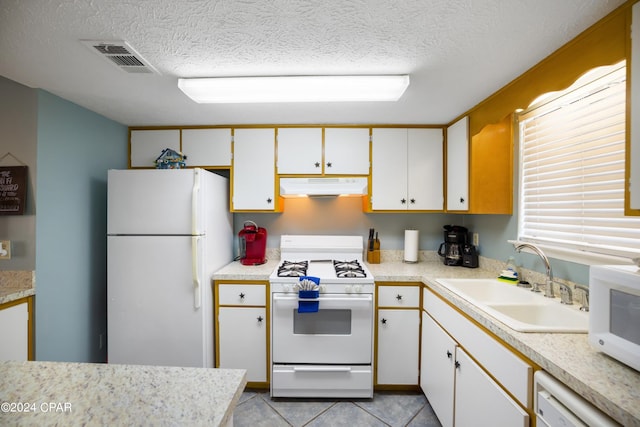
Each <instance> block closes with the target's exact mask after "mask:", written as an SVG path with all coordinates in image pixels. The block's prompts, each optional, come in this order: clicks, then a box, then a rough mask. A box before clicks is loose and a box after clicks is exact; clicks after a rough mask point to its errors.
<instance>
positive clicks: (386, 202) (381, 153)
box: [371, 128, 444, 210]
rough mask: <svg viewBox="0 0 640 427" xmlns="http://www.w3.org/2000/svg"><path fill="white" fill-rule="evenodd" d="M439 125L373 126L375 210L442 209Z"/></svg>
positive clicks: (441, 151) (372, 185)
mask: <svg viewBox="0 0 640 427" xmlns="http://www.w3.org/2000/svg"><path fill="white" fill-rule="evenodd" d="M442 146H443V144H442V130H440V129H417V128H416V129H413V128H412V129H405V128H374V129H373V133H372V158H373V165H372V168H371V169H372V174H371V187H372V188H371V206H372V209H373V210H442V209H443V200H444V197H443V194H444V193H443V192H444V189H443V187H444V186H443V170H442V169H443V148H442Z"/></svg>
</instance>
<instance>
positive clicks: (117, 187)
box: [107, 169, 233, 367]
mask: <svg viewBox="0 0 640 427" xmlns="http://www.w3.org/2000/svg"><path fill="white" fill-rule="evenodd" d="M232 260H233V217H232V215H231V213H230V212H229V181H228V179H226V178H224V177H222V176H219V175H216V174H214V173H211V172H208V171H206V170H203V169H178V170H176V169H157V170H109V172H108V189H107V338H108V340H107V354H108V362H109V363H122V364H134V365H161V366H186V367H213V366H214V342H215V341H214V336H213V334H214V327H213V293H212V275H213V273H214V272H215V271H216V270H217V269H219V268H220V267H222V266H223V265H225V264H227V263H229V262H231V261H232Z"/></svg>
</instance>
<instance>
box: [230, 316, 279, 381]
mask: <svg viewBox="0 0 640 427" xmlns="http://www.w3.org/2000/svg"><path fill="white" fill-rule="evenodd" d="M218 324H219V331H220V332H219V340H218V342H219V345H220V350H219V355H220V360H219V363H218V365H219V366H218V367H220V368H230V369H246V370H247V381H252V382H266V381H267V362H266V359H267V334H266V310H265V308H244V307H242V308H236V307H221V308H220V311H219V312H218Z"/></svg>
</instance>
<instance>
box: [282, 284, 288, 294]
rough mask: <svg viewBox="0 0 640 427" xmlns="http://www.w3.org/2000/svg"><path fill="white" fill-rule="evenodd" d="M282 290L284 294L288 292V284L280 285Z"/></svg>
mask: <svg viewBox="0 0 640 427" xmlns="http://www.w3.org/2000/svg"><path fill="white" fill-rule="evenodd" d="M282 290H283V291H285V292H289V285H288V284H286V283H284V284H283V285H282Z"/></svg>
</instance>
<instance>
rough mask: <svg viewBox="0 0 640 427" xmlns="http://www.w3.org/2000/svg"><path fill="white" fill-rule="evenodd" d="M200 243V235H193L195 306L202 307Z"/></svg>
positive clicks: (192, 257)
mask: <svg viewBox="0 0 640 427" xmlns="http://www.w3.org/2000/svg"><path fill="white" fill-rule="evenodd" d="M199 244H200V237H199V236H192V237H191V274H192V277H193V306H194V307H195V308H200V304H201V301H200V276H199V274H198V273H199V272H198V266H199V265H200V264H199V263H198V253H199V252H198V245H199Z"/></svg>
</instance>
